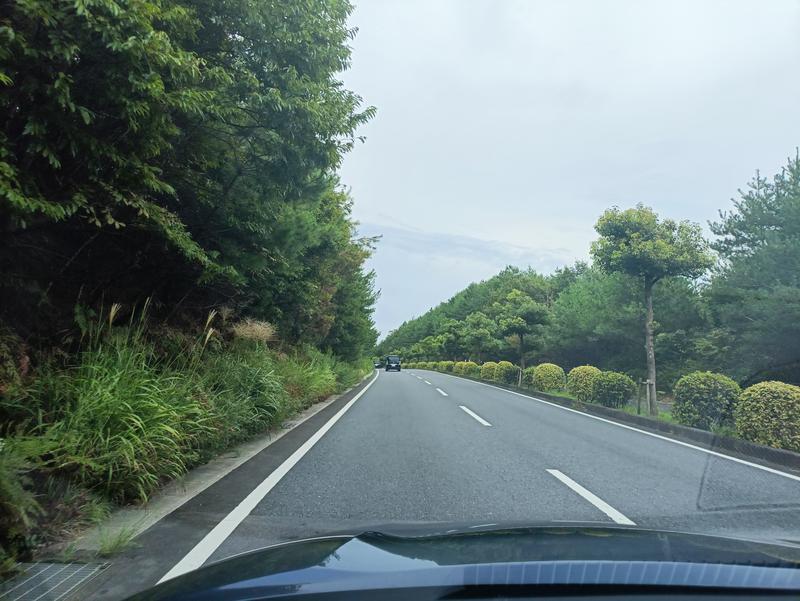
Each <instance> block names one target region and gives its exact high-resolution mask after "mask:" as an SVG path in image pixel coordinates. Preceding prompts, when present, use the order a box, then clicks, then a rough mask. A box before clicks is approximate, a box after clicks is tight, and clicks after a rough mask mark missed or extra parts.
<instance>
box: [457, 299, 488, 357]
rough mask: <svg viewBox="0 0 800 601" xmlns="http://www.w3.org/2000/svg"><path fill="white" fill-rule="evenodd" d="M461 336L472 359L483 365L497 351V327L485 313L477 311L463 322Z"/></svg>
mask: <svg viewBox="0 0 800 601" xmlns="http://www.w3.org/2000/svg"><path fill="white" fill-rule="evenodd" d="M461 332H462V334H461V336H462V340H463V343H464V346H465V348H466V350H467V353H468V354H469V358H470V359H477V360H478V363H482V362H483V359H484V357H486V356H487V355H488V354H489V353H491V352H492V351H494V350H496V349H497V325H496V324H495V322H494V321H492V320H491V319H490V318H489V317H488V316H487V315H486V314H485V313H483V312H481V311H475V312H474V313H470V314H469V315H467V318H466V319H465V320H464V321H463V322H461Z"/></svg>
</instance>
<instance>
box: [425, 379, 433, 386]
mask: <svg viewBox="0 0 800 601" xmlns="http://www.w3.org/2000/svg"><path fill="white" fill-rule="evenodd" d="M425 383H426V384H427V385H428V386H433V384H431V383H430V382H428V380H425Z"/></svg>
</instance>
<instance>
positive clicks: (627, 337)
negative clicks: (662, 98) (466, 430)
mask: <svg viewBox="0 0 800 601" xmlns="http://www.w3.org/2000/svg"><path fill="white" fill-rule="evenodd" d="M710 227H711V231H712V233H713V234H714V236H715V237H714V238H713V239H712V240H710V241H706V240H704V239H703V236H702V235H701V230H700V228H699V226H697V225H696V224H691V223H688V222H675V221H672V220H669V219H661V218H660V217H659V216H658V215H656V214H655V213H654V212H653V211H652V210H651V209H649V208H648V207H645V206H642V205H638V206H636V207H634V208H632V209H627V210H619V209H617V208H613V209H610V210H608V211H606V212H605V213H604V214H603V215H602V216H601V217H600V219H599V220H598V222H597V226H596V230H597V232H598V235H599V237H598V239H597V240H596V241H595V243H594V244H593V245H592V257H593V263H591V264H588V263H581V262H579V263H576V264H575V265H573V266H568V267H564V268H561V269H558V270H556V271H555V272H554V273H552V274H550V275H542V274H539V273H536V272H535V271H534V270H532V269H526V270H521V269H518V268H516V267H508V268H506V269H504V270H503V271H502V272H500V273H499V274H498V275H496V276H494V277H493V278H490V279H489V280H486V281H483V282H479V283H473V284H470V285H469V286H468V287H467V288H465V289H464V290H462V291H461V292H459V293H458V294H456V295H455V296H453V298H451V299H450V300H448V301H446V302H443V303H441V304H440V305H438V306H437V307H435V308H433V309H431V310H430V311H428V312H427V313H425V314H424V315H422V316H420V317H417V318H414V319H412V320H409V321H407V322H405V323H403V324H402V325H401V326H400V327H399V328H397V329H396V330H394V331H393V332H391V333H390V334H389V335H388V336H387V337H386V338H385V339H384V340H383V341H381V343H380V345H379V346H378V354H383V353H389V352H391V353H395V354H399V355H401V356H402V357H403V358H404V359H405V364H406V365H410V366H412V367H413V366H414V365H418V366H420V367H426V368H428V369H436V368H437V367H436V365H438V364H439V363H438V362H440V361H454V362H455V363H454V366H453V370H452V371H453V373H454V374H458V375H467V376H470V377H477V378H480V379H483V380H488V381H495V382H498V383H504V384H507V383H517V382H521V383H522V385H523V386H526V387H530V388H531V389H534V390H539V391H542V392H550V393H554V394H558V395H567V396H570V397H572V398H574V399H576V400H579V401H581V402H597V403H601V404H603V405H606V406H610V407H618V408H621V409H623V410H626V411H629V410H630V409H631V406H632V405H631V402H632V399H633V398H634V397H636V396H637V395H640V399H641V402H642V404H643V405H644V407H645V411H646V412H648V413H649V414H650V415H651V416H653V417H657V418H660V419H668V420H671V421H672V420H674V421H676V422H678V423H682V424H684V425H688V426H693V427H697V428H703V429H707V430H712V431H715V432H719V433H722V434H727V435H732V436H739V437H742V438H744V439H747V440H751V441H753V442H758V443H761V444H768V445H771V446H775V447H779V448H784V449H789V450H794V451H800V442H798V441H800V411H796V410H795V409H794V407H795V404H796V402H797V401H796V399H797V398H798V394H800V387H798V385H800V279H799V277H800V276H798V274H800V157H798V156H795V157H794V158H791V159H789V161H788V162H787V164H786V166H785V167H784V168H783V169H782V170H781V171H780V173H778V174H776V175H775V176H774V177H773V178H772V179H766V178H764V177H762V176H760V175H757V176H756V177H755V178H754V179H753V181H751V182H750V184H749V186H748V187H747V189H745V190H744V191H742V192H741V195H740V198H738V199H736V200H734V201H733V207H732V209H731V210H729V211H724V212H721V213H720V219H719V221H717V222H714V223H711V224H710ZM643 349H645V350H644V351H643ZM507 362H511V363H513V372H514V373H513V376H512V375H510V374H511V373H512V370H511V369H510V368H509V367H508V366H507V365H506V363H507ZM468 365H469V367H468ZM500 365H504V367H502V368H499V366H500ZM529 365H533V366H534V367H527V366H529ZM656 366H657V368H658V378H656ZM564 372H566V376H565V375H564ZM656 383H657V385H658V388H657V390H654V389H655V384H656ZM647 387H649V388H650V394H649V400H650V404H649V406H648V405H647V400H648V395H647V394H646V388H647ZM659 401H666V402H667V403H668V404H671V405H670V406H671V410H670V411H669V412H665V411H664V407H663V406H662V405H661V404H660V402H659Z"/></svg>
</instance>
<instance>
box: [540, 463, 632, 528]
mask: <svg viewBox="0 0 800 601" xmlns="http://www.w3.org/2000/svg"><path fill="white" fill-rule="evenodd" d="M547 473H548V474H550V475H551V476H554V477H555V478H558V479H559V480H560V481H561V482H563V483H564V484H566V485H567V486H568V487H569V488H571V489H572V490H573V491H575V492H576V493H578V494H579V495H580V496H582V497H583V498H584V499H586V500H587V501H589V503H591V504H592V505H594V506H595V507H597V508H598V509H599V510H600V511H602V512H603V513H605V514H606V515H607V516H608V517H610V518H611V519H612V520H614V521H615V522H616V523H617V524H625V525H626V526H635V525H636V523H635V522H634V521H633V520H631V519H630V518H628V517H626V516H624V515H622V513H620V512H619V511H617V510H616V509H614V508H613V507H611V505H609V504H608V503H606V502H605V501H603V499H601V498H600V497H598V496H597V495H596V494H594V493H593V492H591V491H589V490H586V489H585V488H584V487H583V486H581V485H580V484H578V483H577V482H575V480H573V479H572V478H570V477H569V476H567V475H566V474H564V473H563V472H560V471H558V470H547Z"/></svg>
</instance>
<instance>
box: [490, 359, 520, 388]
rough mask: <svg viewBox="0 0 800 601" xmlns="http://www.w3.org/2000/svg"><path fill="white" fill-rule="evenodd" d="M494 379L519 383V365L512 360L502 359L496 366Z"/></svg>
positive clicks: (501, 381) (504, 382) (505, 382)
mask: <svg viewBox="0 0 800 601" xmlns="http://www.w3.org/2000/svg"><path fill="white" fill-rule="evenodd" d="M494 381H495V382H500V383H501V384H516V383H517V367H516V365H514V364H513V363H511V361H500V362H499V363H498V364H497V367H495V368H494Z"/></svg>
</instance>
